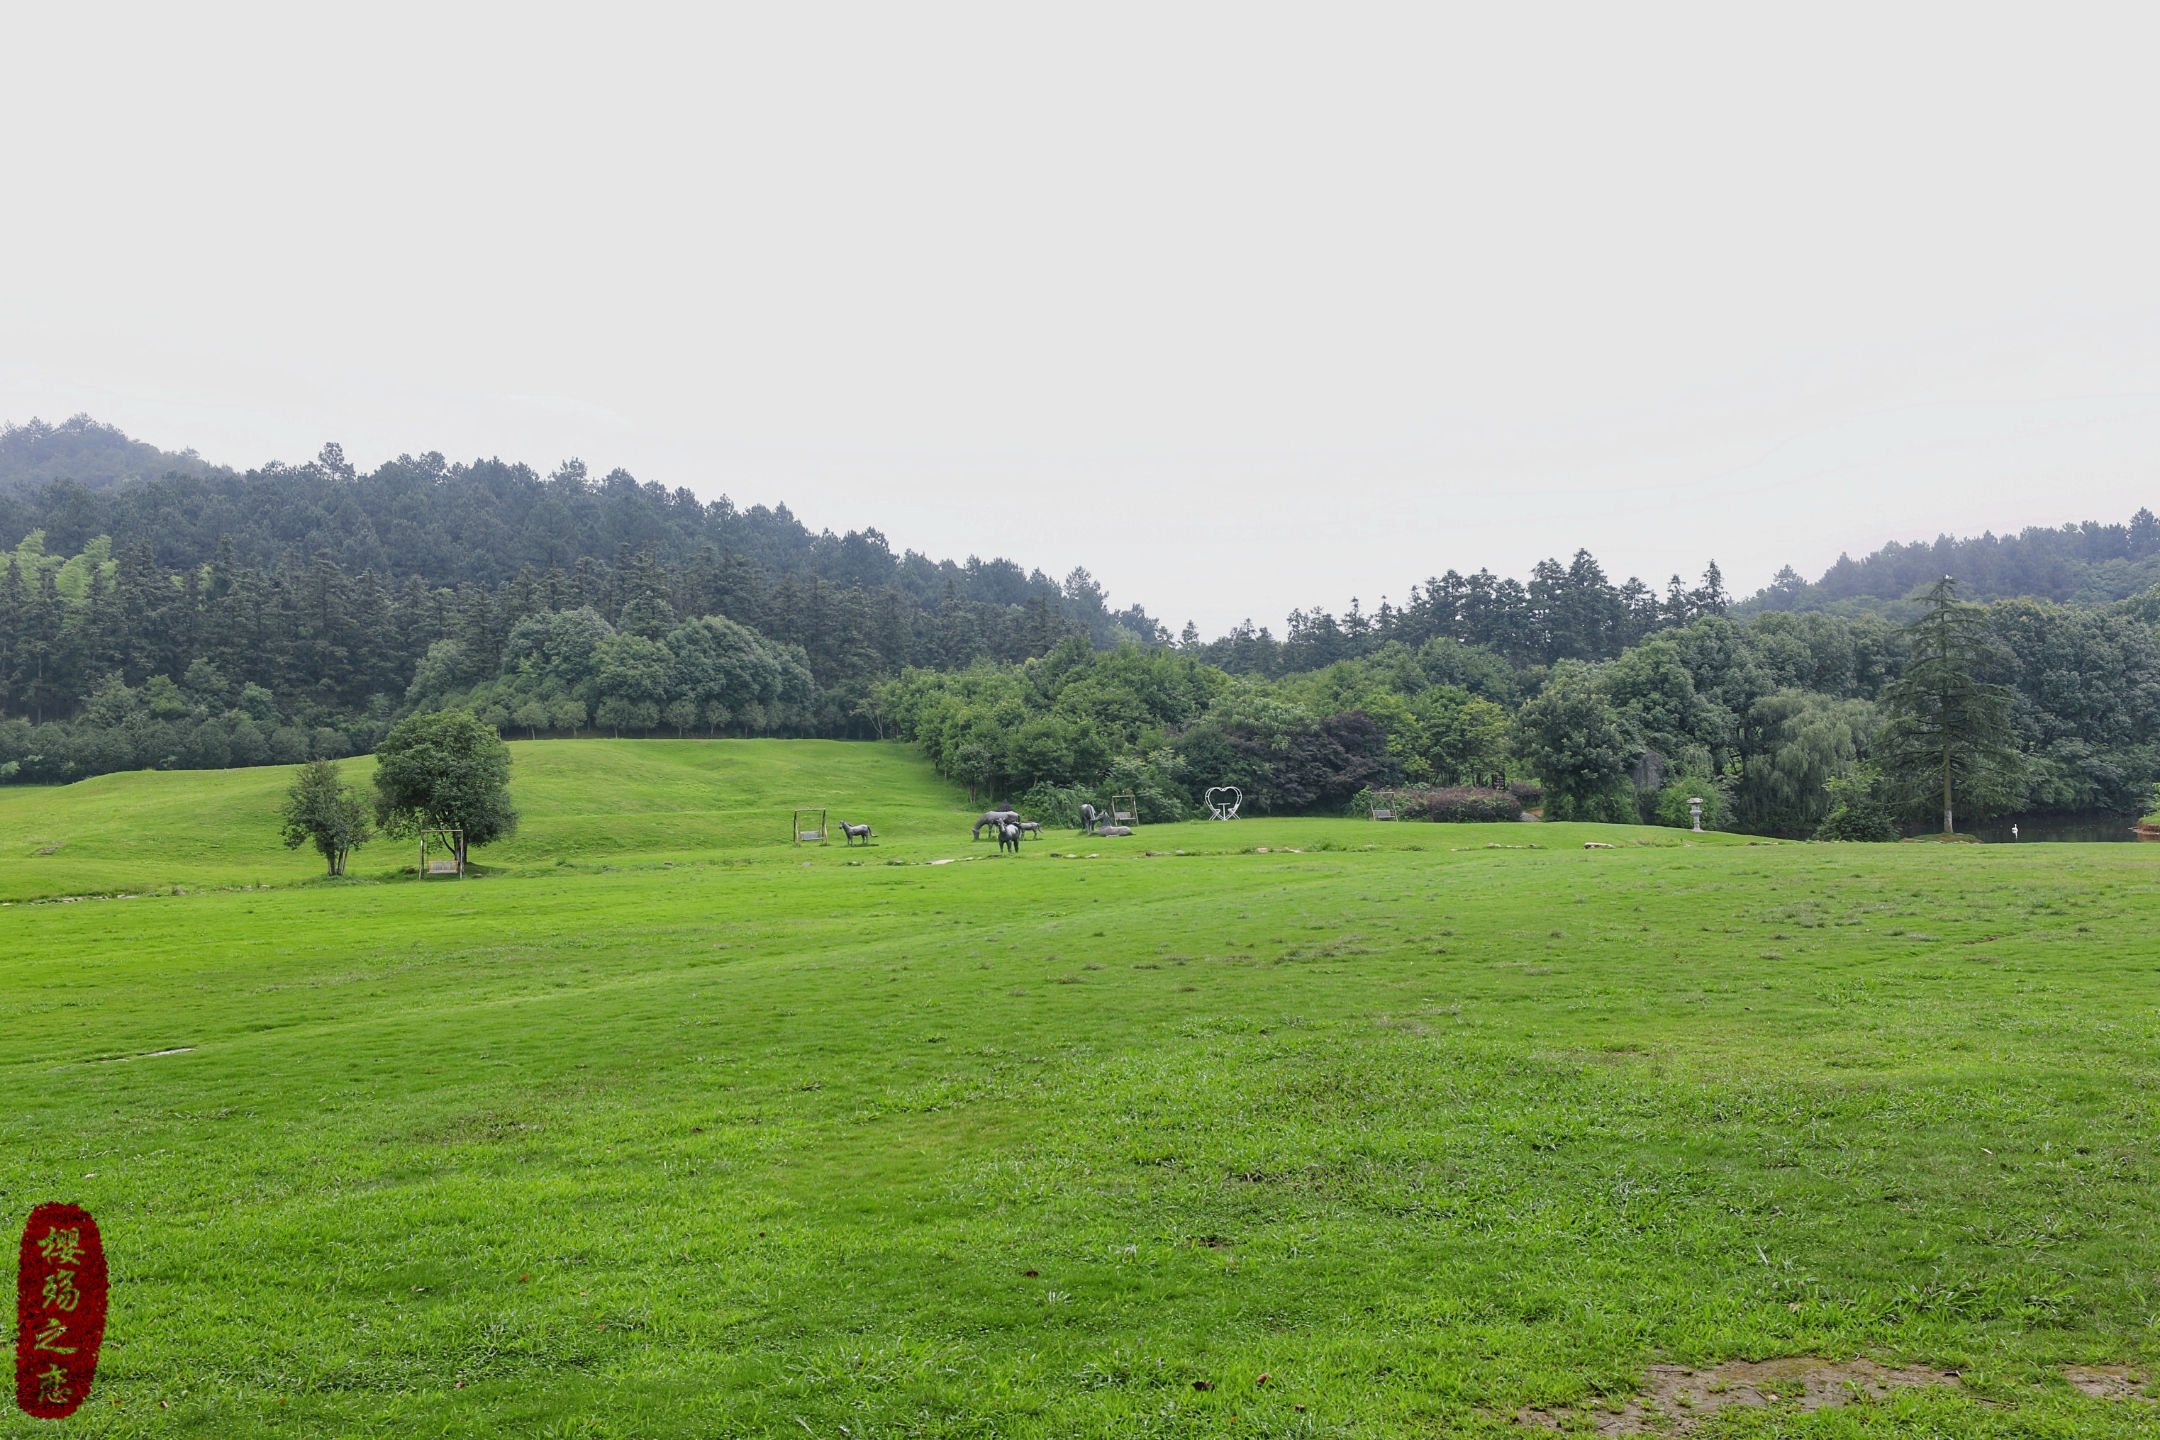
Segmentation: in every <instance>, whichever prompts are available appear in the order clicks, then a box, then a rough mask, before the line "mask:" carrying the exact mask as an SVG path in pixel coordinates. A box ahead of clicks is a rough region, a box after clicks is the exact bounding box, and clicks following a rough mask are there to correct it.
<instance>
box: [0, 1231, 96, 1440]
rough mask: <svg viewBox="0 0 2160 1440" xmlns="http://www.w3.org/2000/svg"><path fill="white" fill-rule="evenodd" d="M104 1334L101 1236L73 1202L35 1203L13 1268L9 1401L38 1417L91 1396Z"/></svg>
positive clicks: (70, 1410) (71, 1409)
mask: <svg viewBox="0 0 2160 1440" xmlns="http://www.w3.org/2000/svg"><path fill="white" fill-rule="evenodd" d="M104 1341H105V1244H104V1242H103V1241H101V1240H100V1239H98V1228H97V1221H95V1220H93V1219H91V1218H90V1212H89V1211H87V1210H85V1209H83V1208H82V1207H81V1206H79V1205H40V1206H38V1207H37V1209H35V1210H32V1211H31V1212H30V1219H29V1220H28V1221H27V1222H26V1223H25V1224H24V1225H23V1237H22V1267H21V1268H20V1269H19V1270H17V1271H16V1272H15V1403H16V1404H17V1405H19V1406H21V1407H22V1409H23V1410H24V1411H25V1412H26V1413H28V1414H31V1415H35V1416H37V1417H38V1418H39V1419H41V1420H58V1419H61V1418H62V1417H64V1416H68V1415H72V1414H74V1413H75V1408H76V1407H77V1406H78V1405H81V1404H82V1403H83V1401H85V1400H87V1399H89V1398H90V1382H91V1381H92V1380H93V1379H94V1378H96V1376H97V1357H98V1346H99V1345H101V1344H103V1343H104Z"/></svg>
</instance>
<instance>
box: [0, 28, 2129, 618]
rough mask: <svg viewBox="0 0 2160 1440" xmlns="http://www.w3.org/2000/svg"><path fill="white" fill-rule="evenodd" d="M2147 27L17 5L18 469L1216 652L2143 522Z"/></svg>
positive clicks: (0, 412) (13, 319) (7, 377)
mask: <svg viewBox="0 0 2160 1440" xmlns="http://www.w3.org/2000/svg"><path fill="white" fill-rule="evenodd" d="M2153 14H2154V12H2152V11H2150V10H2149V9H2143V8H2133V7H2128V6H2124V7H2104V8H2079V7H2065V6H2060V5H2051V6H2048V7H2045V8H2041V7H2031V8H2027V9H2021V10H2013V9H2007V8H2002V7H1986V6H1970V5H1965V6H1954V7H1953V6H1947V5H1946V6H1930V7H1903V6H1884V5H1869V6H1864V7H1861V6H1853V7H1837V6H1808V7H1792V8H1791V9H1790V10H1788V11H1787V12H1786V13H1784V14H1783V15H1773V14H1770V13H1769V12H1768V11H1766V10H1764V9H1762V8H1760V7H1732V6H1704V7H1685V8H1676V7H1657V6H1636V7H1610V6H1604V7H1593V6H1580V7H1568V6H1538V7H1529V6H1523V7H1516V6H1510V7H1500V6H1474V7H1473V6H1461V7H1441V6H1384V7H1365V6H1356V5H1331V6H1326V7H1320V6H1313V7H1308V8H1304V9H1291V8H1285V7H1272V6H1253V5H1240V6H1230V5H1223V6H1176V5H1172V6H1163V5H1147V6H1137V5H1135V6H1116V5H1097V6H1088V7H1071V8H1068V9H1065V10H1062V11H1053V10H1051V9H1048V8H1047V7H1043V8H1036V7H1016V6H1010V5H1002V6H992V5H982V6H952V5H936V4H929V5H916V6H906V7H899V6H876V7H873V6H856V7H843V6H735V7H711V6H705V7H690V6H683V7H638V6H609V7H551V6H546V5H518V6H497V7H476V6H455V5H450V6H444V5H428V6H399V5H379V6H369V7H347V8H345V9H343V10H339V11H335V12H332V11H321V10H313V9H308V8H304V7H292V6H261V7H232V6H206V7H185V8H184V9H183V8H182V7H166V6H160V7H150V6H141V7H129V6H96V5H88V6H66V7H62V6H46V7H35V8H33V7H16V11H15V12H14V13H12V14H11V15H10V16H9V18H8V19H7V21H6V23H5V34H6V36H7V40H8V48H9V51H10V53H11V55H12V56H13V58H14V60H15V62H16V63H14V64H13V65H11V66H10V72H11V77H10V83H9V85H8V86H6V87H5V88H0V136H4V137H5V138H4V139H0V147H4V149H5V155H6V160H7V166H6V173H7V174H8V176H9V186H8V195H9V205H8V220H7V223H6V224H4V225H0V417H4V418H11V419H15V420H23V419H27V418H29V417H30V416H31V415H33V414H39V415H43V416H45V417H46V418H48V419H55V420H57V419H59V418H62V417H63V416H65V415H67V414H72V413H74V412H76V411H78V410H88V411H90V412H91V413H92V414H94V415H96V416H98V417H99V418H101V419H107V420H111V421H113V422H115V423H117V424H119V425H121V426H122V427H123V428H124V429H126V430H128V431H129V432H130V433H133V434H138V435H140V436H142V437H143V438H146V439H149V440H152V441H154V442H156V443H158V444H161V445H165V446H168V447H178V446H183V445H193V446H195V447H196V448H198V449H200V450H201V451H202V452H203V453H204V454H205V455H206V456H208V457H210V458H212V459H216V460H221V461H224V462H226V463H231V464H237V465H246V464H252V463H258V462H260V461H262V460H265V459H270V458H285V459H300V458H304V457H306V456H308V455H312V454H313V453H314V452H315V450H316V449H317V448H318V447H319V446H320V445H321V443H322V442H323V441H324V440H328V439H335V440H338V441H339V442H341V443H342V444H343V445H344V446H345V448H346V451H347V453H348V454H349V455H350V456H352V458H353V459H354V460H355V461H357V462H359V463H361V464H363V465H372V464H374V463H376V462H378V461H380V460H382V459H385V458H388V457H389V456H391V455H394V454H395V453H397V452H399V451H415V452H417V451H422V450H428V449H436V450H441V451H443V452H444V453H446V454H449V455H451V456H453V457H469V456H472V455H476V454H499V455H502V456H503V457H505V458H511V459H522V460H525V461H528V462H530V463H532V464H533V465H535V466H536V467H538V468H541V469H543V470H545V469H548V468H552V466H553V465H554V464H555V463H556V462H557V461H559V460H561V459H562V458H564V457H566V456H570V455H577V456H581V457H583V458H584V459H585V460H586V461H587V462H588V464H590V465H592V466H594V467H595V468H597V469H602V470H604V469H606V468H609V467H612V466H615V465H623V466H625V467H627V468H629V469H630V470H632V471H633V472H635V473H636V474H638V475H639V476H640V478H644V479H651V480H658V481H661V482H663V483H665V484H668V485H671V486H672V485H688V486H690V487H691V488H692V489H694V490H696V491H698V492H699V493H700V494H702V495H705V496H707V497H711V496H714V495H718V494H720V493H722V492H725V493H727V494H729V495H732V496H733V497H734V498H735V499H736V500H737V502H738V503H743V504H749V503H757V502H764V503H773V502H779V501H785V502H786V503H787V504H788V505H789V506H790V507H791V508H793V509H794V510H795V511H796V513H797V514H799V515H800V516H802V517H803V518H804V520H805V521H806V522H808V523H810V524H812V525H813V526H832V527H834V528H836V529H846V528H851V527H857V526H863V525H875V526H877V527H879V528H880V529H882V530H884V531H885V532H886V534H887V535H888V536H890V537H891V539H892V540H893V542H894V544H895V545H896V546H908V547H913V548H916V549H921V550H925V551H928V552H930V553H932V554H934V555H952V556H955V557H961V556H965V555H966V554H968V553H970V552H975V553H981V554H984V555H990V554H1005V555H1010V556H1011V557H1013V558H1014V559H1017V560H1019V561H1021V562H1022V563H1024V564H1028V565H1039V566H1041V567H1043V568H1044V569H1046V570H1050V571H1052V572H1053V573H1059V574H1062V573H1063V572H1064V570H1065V569H1067V568H1069V567H1070V566H1072V565H1075V564H1085V565H1087V566H1088V567H1090V568H1091V569H1092V570H1094V571H1095V573H1096V574H1097V576H1098V578H1100V579H1101V580H1102V581H1103V582H1104V583H1105V584H1106V586H1107V587H1108V588H1109V590H1110V592H1111V595H1112V598H1113V602H1114V603H1118V604H1123V603H1128V602H1131V601H1135V600H1137V601H1139V602H1140V603H1142V604H1144V605H1146V606H1147V607H1148V608H1149V609H1150V610H1151V611H1152V612H1154V613H1156V614H1157V615H1159V616H1161V617H1162V618H1163V619H1165V620H1166V621H1168V622H1169V623H1170V624H1171V625H1172V626H1173V628H1175V627H1176V626H1177V625H1179V624H1181V623H1182V622H1183V621H1184V620H1185V619H1187V618H1188V617H1190V618H1193V619H1196V620H1198V621H1199V623H1200V625H1201V627H1202V629H1203V630H1205V631H1207V632H1209V633H1211V634H1212V633H1216V632H1219V631H1220V630H1222V629H1223V628H1225V627H1226V626H1227V625H1229V624H1231V623H1233V622H1235V621H1236V620H1238V619H1240V618H1242V617H1244V616H1248V615H1250V616H1252V617H1253V618H1254V619H1255V620H1256V621H1260V622H1262V623H1267V624H1272V625H1279V624H1280V623H1281V619H1282V616H1283V614H1284V613H1285V612H1286V611H1287V610H1289V609H1290V608H1291V607H1293V606H1297V605H1310V604H1316V603H1317V604H1325V605H1327V606H1329V607H1330V608H1336V607H1339V606H1341V605H1342V604H1343V603H1344V602H1346V601H1347V600H1348V598H1349V597H1351V596H1352V595H1356V596H1358V597H1360V598H1361V599H1362V600H1363V601H1364V602H1365V604H1366V605H1367V606H1368V607H1369V606H1371V605H1372V604H1374V603H1376V602H1377V601H1378V600H1379V598H1380V596H1381V595H1382V594H1383V593H1387V594H1389V595H1392V596H1393V597H1394V598H1397V599H1400V598H1402V595H1403V594H1404V592H1405V591H1406V590H1407V588H1408V586H1409V585H1410V584H1411V583H1412V582H1414V581H1417V580H1419V579H1422V578H1423V577H1425V576H1426V575H1428V574H1432V573H1435V572H1437V571H1440V570H1442V569H1445V568H1448V567H1450V566H1453V567H1457V568H1464V569H1469V568H1475V567H1477V566H1480V565H1490V566H1492V567H1494V568H1495V569H1499V570H1503V571H1505V572H1507V573H1515V574H1520V573H1521V572H1522V571H1524V570H1525V569H1526V568H1527V567H1528V565H1529V564H1530V563H1531V562H1532V561H1534V560H1535V559H1537V558H1539V557H1540V556H1543V555H1546V554H1559V555H1562V556H1563V557H1564V556H1565V555H1566V554H1568V553H1569V552H1572V551H1573V550H1574V549H1575V548H1576V547H1578V546H1587V547H1589V548H1590V549H1591V550H1592V551H1594V552H1595V553H1596V554H1597V555H1598V556H1599V558H1600V559H1601V560H1602V561H1603V562H1604V563H1605V564H1606V566H1607V568H1608V570H1610V571H1612V572H1614V573H1615V575H1616V576H1624V575H1626V574H1629V573H1638V574H1641V575H1642V576H1643V577H1644V578H1645V579H1647V580H1650V581H1652V582H1653V583H1658V582H1661V581H1662V580H1663V578H1664V577H1665V576H1666V575H1667V574H1668V573H1671V572H1673V571H1675V570H1678V571H1681V572H1683V573H1685V574H1687V575H1689V576H1691V577H1692V576H1693V575H1695V574H1696V573H1698V572H1699V571H1700V569H1701V567H1702V563H1703V561H1704V560H1705V559H1707V558H1710V557H1712V556H1714V557H1716V558H1717V559H1718V561H1719V562H1720V563H1721V564H1722V565H1723V566H1724V568H1725V571H1726V573H1727V576H1728V579H1729V580H1730V581H1731V582H1732V583H1733V585H1734V586H1735V588H1738V589H1741V590H1751V589H1753V588H1754V587H1756V586H1758V585H1760V584H1762V583H1764V582H1766V581H1767V580H1768V579H1769V578H1770V576H1771V574H1772V573H1773V572H1774V571H1775V570H1776V568H1777V567H1778V566H1779V565H1781V564H1784V563H1787V562H1790V563H1792V564H1794V565H1795V566H1797V567H1798V568H1800V569H1801V570H1802V571H1803V572H1804V573H1807V574H1809V575H1810V576H1812V575H1813V574H1815V573H1817V572H1819V571H1820V570H1821V569H1822V568H1823V567H1824V566H1825V565H1827V564H1828V563H1829V562H1830V561H1832V560H1833V559H1835V558H1836V556H1837V554H1838V552H1839V551H1840V550H1846V549H1849V550H1851V551H1853V552H1854V553H1855V554H1858V553H1862V552H1864V551H1866V550H1870V549H1873V548H1874V547H1875V546H1876V545H1878V544H1880V543H1881V542H1883V541H1885V540H1888V539H1893V538H1904V539H1910V538H1925V537H1932V536H1933V535H1934V534H1935V533H1936V532H1937V531H1938V530H1945V529H1947V530H1951V531H1955V532H1965V533H1973V532H1978V531H1980V530H1982V529H1987V528H1994V529H1997V530H2002V529H2011V528H2017V527H2020V526H2024V525H2029V524H2058V523H2062V522H2064V521H2069V520H2078V519H2085V518H2100V519H2121V518H2124V517H2126V516H2127V515H2128V514H2129V513H2130V512H2131V511H2132V510H2134V509H2136V508H2137V507H2138V506H2139V505H2141V504H2152V503H2154V499H2155V495H2154V491H2155V487H2154V485H2153V483H2152V481H2153V479H2154V477H2155V476H2156V475H2160V266H2156V264H2155V260H2154V257H2155V256H2156V255H2160V214H2156V212H2160V202H2156V200H2155V198H2154V194H2153V187H2152V184H2151V176H2150V172H2151V161H2150V151H2151V148H2152V142H2153V138H2154V136H2155V135H2160V125H2156V123H2155V122H2156V120H2160V115H2156V113H2155V112H2156V110H2160V95H2156V88H2155V87H2154V86H2153V85H2152V84H2151V83H2150V79H2149V75H2148V74H2147V73H2146V72H2147V70H2148V69H2149V57H2150V55H2151V54H2152V51H2153V41H2154V39H2155V38H2156V36H2155V30H2156V29H2160V24H2156V22H2155V20H2154V18H2153Z"/></svg>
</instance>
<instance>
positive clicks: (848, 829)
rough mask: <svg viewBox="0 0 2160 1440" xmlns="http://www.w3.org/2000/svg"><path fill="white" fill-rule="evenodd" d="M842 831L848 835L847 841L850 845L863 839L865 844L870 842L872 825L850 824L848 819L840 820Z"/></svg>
mask: <svg viewBox="0 0 2160 1440" xmlns="http://www.w3.org/2000/svg"><path fill="white" fill-rule="evenodd" d="M840 833H841V834H842V835H845V836H847V843H848V844H850V845H853V844H854V843H855V842H856V841H857V840H860V841H862V842H863V844H865V845H867V844H869V843H870V827H869V826H868V825H850V824H848V823H847V821H845V820H842V821H841V822H840Z"/></svg>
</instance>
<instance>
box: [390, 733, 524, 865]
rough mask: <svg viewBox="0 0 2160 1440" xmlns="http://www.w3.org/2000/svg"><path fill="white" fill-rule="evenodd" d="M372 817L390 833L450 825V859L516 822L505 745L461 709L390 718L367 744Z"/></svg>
mask: <svg viewBox="0 0 2160 1440" xmlns="http://www.w3.org/2000/svg"><path fill="white" fill-rule="evenodd" d="M375 819H376V822H377V823H378V824H380V825H381V826H382V827H383V828H384V829H385V830H387V831H389V832H390V833H392V834H396V835H412V834H416V833H418V832H419V831H421V830H454V831H457V832H458V835H457V839H456V845H455V848H456V851H457V859H458V863H459V864H460V865H463V864H464V863H465V859H466V851H467V850H468V849H469V848H470V847H472V846H474V845H486V844H490V843H491V842H493V841H496V840H501V839H503V838H505V837H507V836H509V835H511V834H514V833H515V832H516V830H517V822H518V813H517V808H516V807H515V806H514V805H512V804H511V801H510V747H509V746H507V745H505V744H504V743H503V741H502V737H501V736H500V735H498V734H496V733H495V730H494V727H492V726H489V725H485V724H483V723H481V721H480V720H479V719H478V717H476V716H475V715H473V713H472V712H471V711H469V710H438V711H434V712H432V713H427V714H421V715H414V716H411V717H409V718H407V719H405V720H402V721H400V722H398V724H397V725H396V726H395V727H393V728H392V729H391V731H390V733H389V734H388V735H386V736H384V737H383V742H382V745H381V746H380V747H379V748H378V749H377V750H376V752H375Z"/></svg>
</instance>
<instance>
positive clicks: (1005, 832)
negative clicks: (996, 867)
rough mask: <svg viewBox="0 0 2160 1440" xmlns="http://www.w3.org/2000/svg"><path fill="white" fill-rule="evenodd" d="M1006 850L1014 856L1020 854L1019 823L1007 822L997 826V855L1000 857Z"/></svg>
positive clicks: (1014, 821)
mask: <svg viewBox="0 0 2160 1440" xmlns="http://www.w3.org/2000/svg"><path fill="white" fill-rule="evenodd" d="M1007 850H1010V851H1012V852H1013V854H1015V855H1017V854H1019V853H1020V822H1019V821H1017V820H1007V821H1004V822H1003V823H1002V824H1000V825H999V826H998V853H999V854H1000V855H1002V854H1004V853H1005V852H1006V851H1007Z"/></svg>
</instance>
